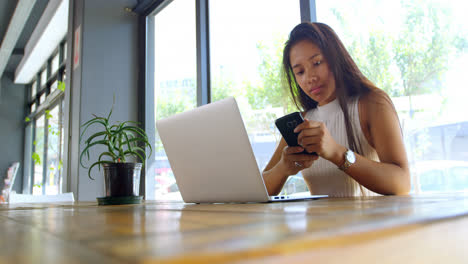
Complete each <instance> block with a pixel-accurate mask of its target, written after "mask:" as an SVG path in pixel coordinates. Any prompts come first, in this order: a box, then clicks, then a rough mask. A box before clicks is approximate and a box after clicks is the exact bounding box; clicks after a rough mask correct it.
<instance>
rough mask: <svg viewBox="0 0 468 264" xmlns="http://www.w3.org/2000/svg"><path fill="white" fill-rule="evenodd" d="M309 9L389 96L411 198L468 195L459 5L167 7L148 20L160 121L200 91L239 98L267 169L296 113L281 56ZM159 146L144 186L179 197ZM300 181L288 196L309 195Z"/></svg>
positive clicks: (362, 1)
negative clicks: (283, 122) (284, 120)
mask: <svg viewBox="0 0 468 264" xmlns="http://www.w3.org/2000/svg"><path fill="white" fill-rule="evenodd" d="M196 3H206V4H207V7H203V5H200V6H202V8H206V9H204V11H206V12H208V21H209V23H208V26H207V27H206V28H208V30H209V32H204V28H203V29H200V31H201V32H199V31H197V29H196V27H195V25H196V22H197V21H198V23H199V24H202V23H201V21H203V19H204V18H203V17H201V15H197V10H196V6H195V4H196ZM307 4H311V5H312V6H310V10H312V11H313V12H312V13H314V12H316V14H317V16H316V17H317V20H318V21H320V22H324V23H327V24H328V25H330V26H331V27H332V28H333V29H335V31H336V32H337V34H338V35H339V36H340V38H341V39H342V41H343V42H344V44H345V46H346V47H347V49H348V51H349V52H350V53H351V56H352V57H353V58H354V60H355V61H356V63H357V64H358V66H359V67H360V69H361V70H362V71H363V73H364V74H365V75H366V76H367V77H368V78H369V79H370V80H371V81H373V82H374V83H375V84H376V85H377V86H378V87H380V88H382V89H384V90H385V91H386V92H387V93H388V94H389V95H390V96H391V98H392V100H393V102H394V104H395V107H396V109H397V112H398V115H399V118H400V122H401V126H402V131H403V134H404V140H405V144H406V147H407V153H408V158H409V161H410V165H411V175H412V186H413V190H412V192H414V193H418V192H425V190H427V191H456V190H461V189H463V190H464V189H468V184H465V183H466V182H468V175H467V176H466V178H464V176H463V175H461V176H460V174H461V173H463V172H465V171H466V170H465V169H464V168H466V167H468V166H466V165H465V164H464V163H467V162H468V139H467V137H466V134H467V132H466V131H468V128H467V125H466V123H468V118H467V117H466V115H464V111H463V109H465V108H466V107H465V106H464V105H465V104H466V103H465V98H466V97H467V91H465V90H466V89H465V90H463V89H462V88H460V87H463V84H465V83H467V81H468V76H467V75H466V74H464V72H463V69H464V65H465V64H466V62H467V61H468V44H467V43H468V35H467V34H466V32H468V30H467V27H468V26H467V25H466V23H465V20H464V14H463V11H462V10H465V9H466V8H465V9H464V8H461V6H464V5H466V4H463V2H462V1H455V0H450V1H442V0H410V1H404V2H401V1H400V2H398V1H397V2H395V1H390V0H380V1H372V0H352V1H344V0H343V1H325V0H316V1H298V0H297V1H281V0H274V1H273V0H270V1H267V0H256V1H247V0H242V1H229V0H212V1H208V0H206V1H203V0H200V1H197V2H196V1H163V2H162V4H161V5H159V6H158V7H156V8H157V10H158V12H157V13H156V14H152V15H151V16H152V18H154V27H153V28H152V30H153V32H152V35H151V34H150V35H151V36H153V38H154V41H153V42H154V43H153V44H152V48H154V54H155V55H154V68H155V69H154V71H153V72H152V73H149V74H154V80H155V81H154V82H155V83H154V95H155V99H154V101H155V105H156V106H155V109H154V112H155V119H159V118H162V117H165V116H169V115H172V114H174V113H177V112H181V111H184V110H188V109H191V108H193V107H195V106H197V102H199V103H198V104H200V98H196V96H197V94H203V95H205V93H206V94H209V95H210V96H211V98H209V100H210V101H217V100H220V99H222V98H225V97H227V96H235V97H236V99H237V101H238V103H239V106H240V110H241V113H242V117H243V119H244V122H245V125H246V128H247V132H248V134H249V138H250V141H251V144H252V147H253V150H254V153H255V156H256V159H257V163H258V165H259V167H260V169H263V168H264V167H265V165H266V163H267V162H268V161H269V159H270V157H271V155H272V153H273V151H274V148H275V146H276V144H277V142H278V140H279V139H280V135H279V134H278V133H277V131H276V128H275V127H274V124H273V120H274V119H275V118H276V117H279V116H281V115H283V114H285V113H289V112H291V111H294V110H295V108H294V107H293V106H292V103H289V104H286V105H283V103H284V101H285V100H284V97H289V94H287V93H285V92H284V91H283V90H281V86H280V85H281V78H280V68H281V56H282V49H283V45H284V42H285V40H286V39H287V35H288V33H289V32H290V31H291V29H292V28H293V27H294V26H295V25H297V24H298V23H299V22H300V20H301V19H300V18H301V12H300V11H301V10H302V11H305V10H307V9H309V8H304V7H307V6H306V5H307ZM202 13H203V12H202ZM304 14H305V13H302V16H303V18H304V17H306V16H307V15H304ZM362 14H366V15H365V16H363V15H362ZM311 17H312V18H314V17H315V16H314V15H311ZM150 28H151V27H150ZM197 32H198V33H197ZM202 33H208V34H207V35H208V36H209V45H207V46H209V51H208V52H207V53H208V54H209V57H208V56H207V55H202V56H204V59H207V61H208V59H209V61H208V65H209V69H207V71H208V73H206V76H210V80H209V82H210V83H209V85H208V86H207V87H208V89H206V90H208V91H205V90H204V89H205V88H204V87H197V83H198V81H200V80H198V79H197V71H198V73H199V72H200V71H201V70H200V67H202V66H203V67H204V65H201V64H202V63H199V62H198V63H199V64H197V61H196V57H195V56H196V54H197V50H196V47H197V42H196V41H197V39H196V37H197V35H196V34H198V37H199V38H202V36H203V35H204V34H202ZM150 48H151V47H150ZM197 67H199V68H197ZM202 74H205V73H202ZM200 91H201V92H200ZM151 111H153V109H151ZM156 134H157V133H156ZM154 145H155V146H156V149H157V153H156V155H155V162H154V164H155V165H154V166H153V167H151V168H149V170H152V173H153V174H154V173H155V174H156V175H155V176H154V175H153V174H151V173H147V175H148V176H149V177H152V179H151V180H148V181H147V183H149V185H151V186H147V189H148V188H151V189H153V190H154V192H155V193H157V194H155V195H152V196H147V198H148V199H153V198H155V199H160V198H162V197H163V196H165V197H176V198H178V197H177V195H176V194H174V193H173V192H171V191H170V190H177V188H176V185H175V180H174V178H173V175H172V171H171V169H170V165H169V162H168V161H167V157H166V156H165V154H164V152H163V149H162V145H161V143H160V142H159V138H157V137H156V142H155V143H154ZM426 162H428V163H432V164H439V166H438V167H440V168H443V169H440V168H439V169H440V170H437V171H435V170H434V171H433V172H431V171H430V169H429V168H430V166H426V167H425V168H423V167H424V166H425V165H424V164H426ZM454 162H455V163H454ZM460 162H461V163H460ZM425 175H428V176H425ZM300 178H301V177H300V175H298V177H292V178H290V179H291V180H290V181H288V182H287V184H286V186H285V187H284V188H283V193H284V194H286V193H290V192H302V191H304V187H305V185H303V183H301V182H300ZM454 181H455V182H457V184H455V183H454ZM460 185H463V186H464V187H463V188H461V187H460ZM455 186H456V187H455ZM147 193H148V192H147ZM179 198H180V197H179Z"/></svg>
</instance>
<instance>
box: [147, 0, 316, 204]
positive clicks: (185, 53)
mask: <svg viewBox="0 0 468 264" xmlns="http://www.w3.org/2000/svg"><path fill="white" fill-rule="evenodd" d="M166 3H169V4H167V5H166V6H164V7H163V8H161V7H159V9H160V11H158V12H157V13H156V14H152V15H151V16H154V32H152V33H151V34H149V36H152V35H153V34H154V43H153V45H154V54H155V55H154V96H155V99H154V101H155V109H154V111H155V114H154V116H155V119H156V120H157V119H160V118H163V117H167V116H170V115H173V114H175V113H178V112H182V111H185V110H188V109H191V108H194V107H196V106H197V88H198V89H201V88H200V87H197V57H196V55H197V50H196V48H197V42H196V41H197V39H196V32H197V29H196V20H197V19H200V18H199V17H197V16H196V13H197V12H196V6H195V3H196V2H195V1H166ZM246 7H249V8H246ZM266 7H268V8H266ZM271 7H274V8H271ZM207 10H210V11H209V17H210V18H209V20H210V23H209V28H210V33H209V34H210V39H211V41H210V43H209V46H210V53H211V56H210V57H211V61H210V64H211V67H210V69H209V70H210V72H211V80H209V81H210V82H211V87H212V88H211V91H210V92H211V95H212V98H210V99H211V101H216V100H219V99H222V98H224V97H226V96H230V95H233V96H236V98H237V100H238V101H239V102H240V104H241V111H242V115H243V118H244V121H246V125H247V130H248V133H249V137H250V138H251V141H252V144H253V148H254V152H255V154H256V157H257V161H258V163H259V166H260V167H262V168H263V167H264V166H265V165H266V163H267V162H268V160H269V159H270V157H271V155H272V153H273V151H274V148H275V146H276V143H277V140H278V139H279V135H278V134H276V135H272V133H273V132H274V131H275V129H274V127H273V126H272V124H273V122H272V120H273V118H274V117H276V116H280V115H282V114H283V113H284V112H285V109H284V108H282V105H281V104H280V103H279V102H278V101H277V100H278V96H282V94H281V95H278V94H277V93H278V91H277V90H278V89H279V86H278V85H276V86H275V88H274V89H276V90H275V92H276V94H275V95H274V96H276V97H274V96H269V94H270V91H266V90H265V88H266V87H268V86H269V85H271V84H273V83H275V82H276V81H278V80H279V79H278V78H279V71H278V72H275V76H274V77H269V76H267V75H268V74H269V73H272V72H273V71H275V70H277V68H275V67H279V63H280V57H281V56H280V54H278V53H277V52H278V50H279V49H282V45H283V42H284V41H285V40H286V38H287V34H288V33H289V31H290V30H291V28H292V27H293V26H294V25H296V24H298V23H299V22H300V10H299V1H292V2H291V3H289V2H288V4H285V2H284V1H281V0H275V1H270V0H262V1H246V0H244V1H240V2H239V1H209V8H208V9H207ZM150 28H151V27H150ZM272 58H273V60H271V59H272ZM265 62H267V63H270V64H268V65H267V66H264V68H261V65H263V64H264V63H265ZM268 70H269V71H270V72H266V71H268ZM150 74H153V73H150ZM246 87H247V88H248V89H246ZM260 103H261V104H260ZM265 107H267V108H268V109H267V110H264V108H265ZM255 118H257V119H258V118H261V119H262V120H263V123H262V124H257V122H254V119H255ZM156 134H157V132H156ZM153 145H154V146H155V150H156V153H155V154H156V155H155V162H154V166H152V167H150V168H149V169H147V170H150V171H149V172H148V171H147V177H151V179H149V180H148V181H147V183H148V184H149V185H150V186H147V199H158V200H167V199H170V200H172V199H181V198H180V194H179V192H178V188H177V184H176V183H175V179H174V175H173V173H172V170H171V168H170V165H169V162H168V160H167V157H166V154H165V153H164V149H163V147H162V144H161V142H160V139H159V138H158V137H157V135H156V140H155V142H154V144H153ZM153 178H154V179H153ZM291 185H294V186H292V187H291V188H290V189H294V187H295V186H299V185H300V184H299V183H298V182H297V181H295V182H294V183H291ZM303 186H305V185H303ZM306 188H307V187H306ZM148 189H151V190H149V191H148ZM302 189H303V188H299V187H298V188H297V190H302ZM153 192H154V194H153ZM148 194H150V195H148Z"/></svg>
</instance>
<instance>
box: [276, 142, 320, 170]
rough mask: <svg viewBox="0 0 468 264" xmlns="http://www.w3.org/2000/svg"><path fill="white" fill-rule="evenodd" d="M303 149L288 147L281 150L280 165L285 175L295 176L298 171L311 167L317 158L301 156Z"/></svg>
mask: <svg viewBox="0 0 468 264" xmlns="http://www.w3.org/2000/svg"><path fill="white" fill-rule="evenodd" d="M303 151H304V148H302V147H289V146H286V147H285V148H283V152H282V153H281V160H280V163H281V164H282V165H283V166H282V167H283V168H284V170H285V173H286V174H287V175H296V174H297V173H298V172H299V171H301V170H303V169H306V168H309V167H310V166H312V164H313V163H314V161H315V160H317V159H318V158H319V156H317V155H314V154H303V153H302V152H303Z"/></svg>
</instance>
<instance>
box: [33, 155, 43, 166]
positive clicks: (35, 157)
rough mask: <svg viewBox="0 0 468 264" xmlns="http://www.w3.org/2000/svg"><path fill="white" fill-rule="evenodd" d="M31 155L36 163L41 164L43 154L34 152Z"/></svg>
mask: <svg viewBox="0 0 468 264" xmlns="http://www.w3.org/2000/svg"><path fill="white" fill-rule="evenodd" d="M31 157H32V159H33V161H34V164H35V165H41V156H40V155H39V153H37V152H33V154H32V156H31Z"/></svg>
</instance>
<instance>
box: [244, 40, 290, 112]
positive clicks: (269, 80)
mask: <svg viewBox="0 0 468 264" xmlns="http://www.w3.org/2000/svg"><path fill="white" fill-rule="evenodd" d="M285 42H286V39H285V38H284V37H276V38H275V39H274V41H273V42H271V43H269V44H265V43H263V42H259V43H258V44H257V50H258V53H259V55H260V57H261V60H262V61H261V63H260V65H259V67H258V71H259V73H260V77H261V79H262V84H261V85H257V86H252V85H248V87H247V98H248V102H249V104H250V105H251V107H252V109H265V108H267V107H268V106H271V107H282V108H283V110H284V112H285V113H287V112H292V111H294V110H295V106H294V104H293V102H292V100H289V99H291V96H290V93H289V88H288V87H287V84H286V82H285V80H284V78H283V76H282V61H283V46H284V43H285Z"/></svg>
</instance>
